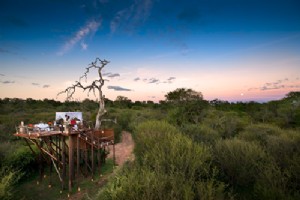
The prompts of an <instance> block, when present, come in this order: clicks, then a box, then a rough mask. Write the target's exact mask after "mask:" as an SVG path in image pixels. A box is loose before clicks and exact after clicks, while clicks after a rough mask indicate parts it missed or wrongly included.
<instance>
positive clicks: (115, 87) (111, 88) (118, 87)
mask: <svg viewBox="0 0 300 200" xmlns="http://www.w3.org/2000/svg"><path fill="white" fill-rule="evenodd" d="M107 89H110V90H115V91H132V90H131V89H127V88H123V87H120V86H112V85H109V86H107Z"/></svg>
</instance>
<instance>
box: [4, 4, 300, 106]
mask: <svg viewBox="0 0 300 200" xmlns="http://www.w3.org/2000/svg"><path fill="white" fill-rule="evenodd" d="M299 10H300V2H299V1H297V0H190V1H184V0H27V1H23V0H1V1H0V98H5V97H9V98H15V97H16V98H36V99H44V98H48V99H56V94H57V93H58V92H60V91H61V90H63V89H64V88H66V87H67V86H69V85H71V84H72V83H73V82H74V81H76V80H78V78H79V77H80V76H81V75H82V74H83V72H84V70H85V67H87V66H88V64H89V63H91V62H92V61H94V60H95V58H96V57H99V58H100V59H106V60H109V61H110V63H109V65H107V66H106V67H105V73H106V74H107V77H106V78H107V79H108V80H109V81H107V82H106V83H105V86H104V93H105V96H106V97H108V98H110V99H112V100H114V99H115V98H116V97H117V96H118V95H122V96H126V97H128V98H130V99H132V100H153V101H156V102H157V101H159V100H162V99H164V95H165V94H166V93H167V92H169V91H172V90H175V89H176V88H180V87H185V88H192V89H194V90H196V91H199V92H202V94H203V95H204V98H205V99H209V100H210V99H215V98H219V99H222V100H228V101H250V100H255V101H260V102H262V101H269V100H274V99H280V98H282V97H283V96H284V95H285V94H286V93H288V92H289V91H299V88H300V80H299V78H300V12H299ZM112 74H113V76H110V75H112ZM94 77H96V74H90V76H89V78H90V80H92V79H93V78H94ZM86 97H87V95H86V94H83V93H82V92H80V91H78V92H77V93H76V96H75V98H76V99H80V100H83V99H84V98H86ZM64 98H65V97H64V96H63V95H61V96H59V97H58V100H64ZM89 98H94V97H93V96H89Z"/></svg>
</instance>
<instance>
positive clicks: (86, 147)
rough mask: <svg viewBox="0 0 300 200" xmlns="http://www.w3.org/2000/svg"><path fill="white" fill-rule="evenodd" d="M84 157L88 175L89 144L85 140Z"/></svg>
mask: <svg viewBox="0 0 300 200" xmlns="http://www.w3.org/2000/svg"><path fill="white" fill-rule="evenodd" d="M84 158H85V172H86V176H87V175H88V145H87V142H85V152H84Z"/></svg>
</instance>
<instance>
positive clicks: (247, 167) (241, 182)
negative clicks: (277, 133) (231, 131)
mask: <svg viewBox="0 0 300 200" xmlns="http://www.w3.org/2000/svg"><path fill="white" fill-rule="evenodd" d="M214 156H215V161H216V163H217V165H218V166H219V168H220V170H221V171H222V172H223V173H224V174H225V176H226V178H227V180H228V181H229V183H230V184H232V185H234V186H241V187H249V186H250V187H251V186H252V185H253V183H254V182H255V181H256V178H257V175H258V174H259V173H261V172H262V170H263V166H264V165H265V164H266V163H268V162H269V158H268V156H267V154H266V152H265V151H264V150H263V149H262V147H260V146H259V145H258V144H256V143H253V142H247V141H242V140H239V139H230V140H228V139H227V140H220V141H218V142H217V143H216V145H215V152H214Z"/></svg>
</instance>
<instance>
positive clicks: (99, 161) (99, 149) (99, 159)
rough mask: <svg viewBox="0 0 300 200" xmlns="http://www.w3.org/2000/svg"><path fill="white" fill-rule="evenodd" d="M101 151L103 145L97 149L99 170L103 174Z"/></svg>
mask: <svg viewBox="0 0 300 200" xmlns="http://www.w3.org/2000/svg"><path fill="white" fill-rule="evenodd" d="M100 151H101V147H100V148H99V147H98V149H97V160H98V171H99V175H100V176H101V157H100Z"/></svg>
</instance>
